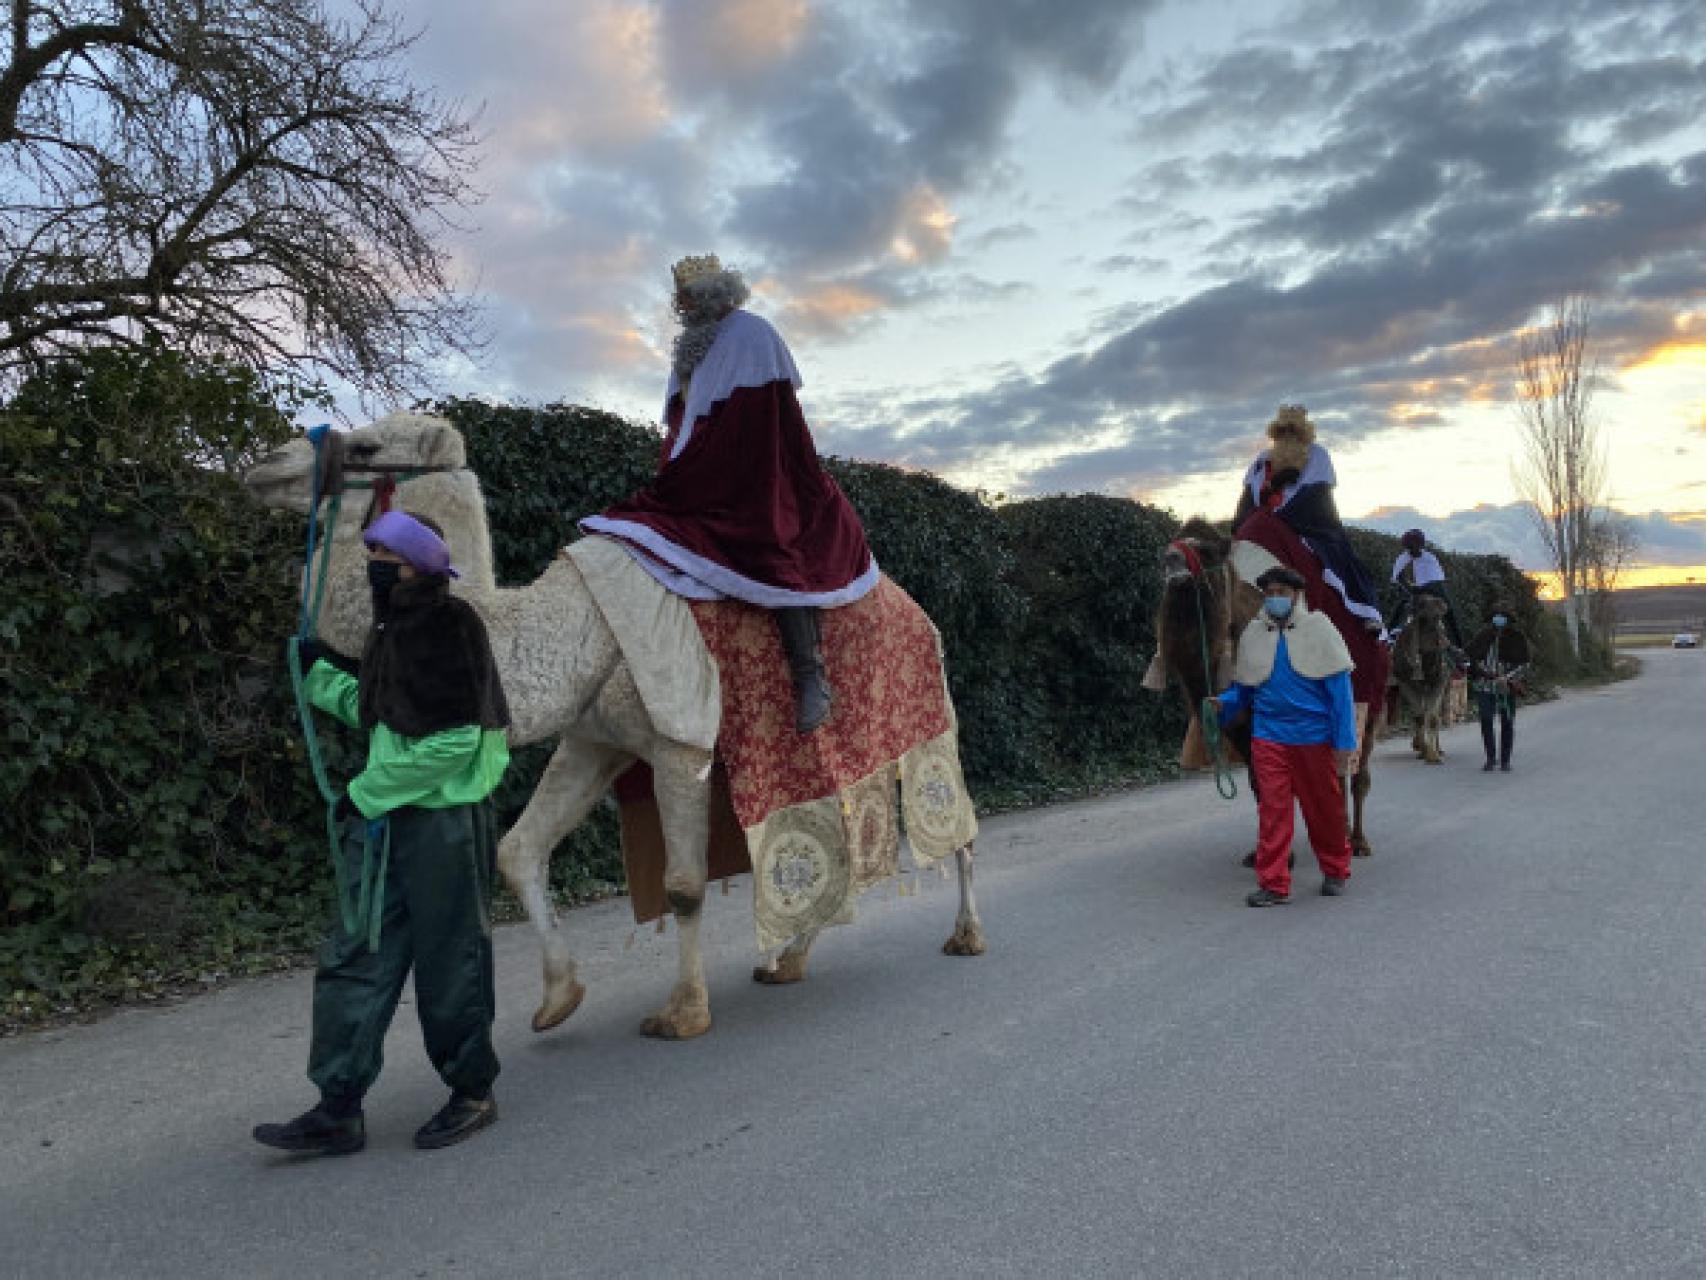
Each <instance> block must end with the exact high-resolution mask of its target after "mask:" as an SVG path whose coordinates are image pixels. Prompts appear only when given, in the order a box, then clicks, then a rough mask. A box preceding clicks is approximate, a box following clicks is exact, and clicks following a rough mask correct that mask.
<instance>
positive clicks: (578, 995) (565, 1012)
mask: <svg viewBox="0 0 1706 1280" xmlns="http://www.w3.org/2000/svg"><path fill="white" fill-rule="evenodd" d="M585 999H586V986H585V985H584V984H583V983H579V982H577V983H575V984H574V985H572V986H571V987H570V988H569V989H568V991H566V992H565V993H564V994H563V997H562V999H560V1000H552V999H550V998H549V997H547V998H546V1000H545V1003H544V1004H542V1005H540V1006H539V1011H538V1012H537V1013H535V1014H534V1015H533V1029H534V1030H535V1031H549V1030H550V1029H551V1028H552V1027H556V1026H561V1025H562V1024H563V1023H564V1022H567V1021H568V1018H569V1015H570V1014H571V1013H573V1012H574V1011H575V1010H576V1009H578V1008H580V1007H581V1001H582V1000H585Z"/></svg>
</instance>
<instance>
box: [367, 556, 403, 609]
mask: <svg viewBox="0 0 1706 1280" xmlns="http://www.w3.org/2000/svg"><path fill="white" fill-rule="evenodd" d="M402 580H403V566H402V565H400V564H397V563H396V562H395V561H392V560H369V561H368V562H367V585H368V586H369V587H371V588H373V608H374V610H375V611H376V612H383V611H384V609H385V608H386V607H387V606H388V605H389V604H390V602H391V588H392V587H394V586H396V585H397V584H398V583H399V582H401V581H402Z"/></svg>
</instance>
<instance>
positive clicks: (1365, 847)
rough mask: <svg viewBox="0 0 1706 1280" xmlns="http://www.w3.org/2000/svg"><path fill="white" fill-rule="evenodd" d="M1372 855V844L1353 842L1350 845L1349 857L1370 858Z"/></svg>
mask: <svg viewBox="0 0 1706 1280" xmlns="http://www.w3.org/2000/svg"><path fill="white" fill-rule="evenodd" d="M1373 856H1374V846H1373V845H1371V844H1353V845H1352V846H1351V857H1353V858H1372V857H1373Z"/></svg>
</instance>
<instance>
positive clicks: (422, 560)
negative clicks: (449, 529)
mask: <svg viewBox="0 0 1706 1280" xmlns="http://www.w3.org/2000/svg"><path fill="white" fill-rule="evenodd" d="M361 540H362V541H363V542H365V543H366V544H367V545H368V546H370V547H384V548H385V549H386V550H387V551H392V552H395V553H396V554H397V555H400V556H402V557H403V559H405V560H407V561H408V562H409V563H410V564H411V565H413V566H414V568H415V571H416V572H417V573H430V574H436V575H438V576H440V577H451V578H460V577H461V576H462V575H461V574H460V573H458V572H456V566H454V565H453V564H451V563H450V548H449V547H447V546H445V545H444V539H443V538H441V537H439V536H438V535H437V534H436V533H434V532H433V531H432V530H431V529H429V528H427V527H426V526H425V525H424V524H422V523H421V522H420V521H419V520H417V519H415V518H414V517H413V516H412V515H410V514H409V513H408V512H406V511H387V512H386V513H385V514H384V515H382V516H380V517H379V519H377V520H375V521H374V522H373V523H372V524H370V525H368V526H367V528H366V530H365V531H364V532H363V533H362V535H361Z"/></svg>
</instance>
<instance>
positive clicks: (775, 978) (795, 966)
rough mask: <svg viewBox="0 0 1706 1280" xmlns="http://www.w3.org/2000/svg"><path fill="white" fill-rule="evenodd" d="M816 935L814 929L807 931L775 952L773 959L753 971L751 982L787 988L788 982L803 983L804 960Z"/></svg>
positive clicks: (809, 953) (804, 976)
mask: <svg viewBox="0 0 1706 1280" xmlns="http://www.w3.org/2000/svg"><path fill="white" fill-rule="evenodd" d="M817 935H818V930H816V929H808V930H807V931H806V932H805V933H802V934H801V935H800V936H799V937H797V938H795V939H794V940H793V941H791V942H789V943H788V945H787V946H785V947H783V948H782V950H781V951H779V952H777V954H776V957H775V959H773V960H770V961H768V962H766V963H764V964H761V965H759V966H758V967H757V968H756V969H754V970H753V971H752V980H753V981H754V982H762V983H764V984H765V985H766V986H771V987H782V986H787V985H788V984H789V983H790V982H804V981H805V980H806V958H807V957H808V956H809V955H811V950H812V943H814V942H816V941H817Z"/></svg>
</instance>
